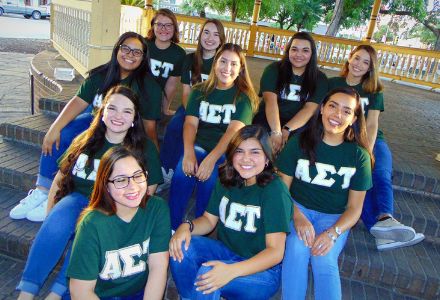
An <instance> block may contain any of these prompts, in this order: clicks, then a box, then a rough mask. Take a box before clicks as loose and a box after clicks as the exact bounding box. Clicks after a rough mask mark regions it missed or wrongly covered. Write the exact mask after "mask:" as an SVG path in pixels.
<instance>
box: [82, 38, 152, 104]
mask: <svg viewBox="0 0 440 300" xmlns="http://www.w3.org/2000/svg"><path fill="white" fill-rule="evenodd" d="M129 38H135V39H137V40H138V41H139V42H141V44H142V51H143V52H144V55H143V58H142V61H141V63H140V65H139V67H137V68H136V69H135V70H133V71H131V74H130V75H131V76H130V79H129V82H128V84H129V86H132V84H133V82H134V81H135V82H136V83H137V85H138V86H139V91H140V92H141V95H142V98H144V99H147V100H148V94H147V87H146V85H145V77H146V76H153V74H152V73H151V67H150V61H149V59H148V57H149V55H148V48H147V43H146V42H145V39H144V38H143V37H142V36H141V35H140V34H137V33H136V32H131V31H129V32H125V33H123V34H122V35H121V36H120V37H119V39H118V40H117V41H116V44H115V45H114V47H113V50H112V56H111V58H110V61H109V62H107V63H105V64H103V65H100V66H98V67H96V68H94V69H91V70H90V71H89V72H88V77H87V78H86V79H85V80H87V79H89V78H92V77H93V76H95V75H98V74H103V75H104V81H103V82H102V84H101V86H100V87H99V89H98V94H101V95H103V96H105V94H106V93H107V92H108V90H109V89H110V88H112V87H114V86H116V85H118V84H119V83H121V69H120V66H119V63H118V52H119V51H120V48H121V47H120V46H121V45H122V44H123V43H124V42H125V41H126V40H127V39H129Z"/></svg>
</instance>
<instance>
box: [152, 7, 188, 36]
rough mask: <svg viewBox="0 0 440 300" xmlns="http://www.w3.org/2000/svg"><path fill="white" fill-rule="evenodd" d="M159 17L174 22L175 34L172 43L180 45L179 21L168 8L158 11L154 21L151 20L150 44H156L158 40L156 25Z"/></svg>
mask: <svg viewBox="0 0 440 300" xmlns="http://www.w3.org/2000/svg"><path fill="white" fill-rule="evenodd" d="M159 15H162V16H165V17H167V18H170V19H171V21H172V22H173V27H174V28H173V31H174V34H173V37H172V38H171V42H173V43H175V44H178V43H179V42H180V39H179V24H178V23H177V19H176V16H175V15H174V13H173V12H172V11H171V10H169V9H168V8H161V9H159V10H156V12H155V13H154V17H153V19H151V23H150V30H148V33H147V39H148V40H149V41H150V42H154V41H155V40H156V35H155V34H154V23H156V19H157V17H158V16H159Z"/></svg>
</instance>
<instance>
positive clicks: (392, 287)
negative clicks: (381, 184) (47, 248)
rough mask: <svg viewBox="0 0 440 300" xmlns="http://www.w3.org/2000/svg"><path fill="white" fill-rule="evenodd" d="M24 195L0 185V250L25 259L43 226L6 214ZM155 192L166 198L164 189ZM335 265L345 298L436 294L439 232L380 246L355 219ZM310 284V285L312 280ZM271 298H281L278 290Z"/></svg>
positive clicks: (439, 282)
mask: <svg viewBox="0 0 440 300" xmlns="http://www.w3.org/2000/svg"><path fill="white" fill-rule="evenodd" d="M25 196H26V193H24V192H18V191H16V190H12V189H9V188H4V187H0V252H1V253H3V254H6V255H8V256H12V257H15V258H19V259H22V260H26V258H27V256H28V253H29V249H30V245H31V243H32V241H33V239H34V238H35V235H36V234H37V232H38V229H39V228H40V226H41V223H33V222H30V221H28V220H15V221H14V220H12V219H10V218H9V216H8V213H9V211H10V209H12V208H13V207H14V206H15V205H16V204H17V203H18V201H19V200H21V199H22V198H23V197H25ZM159 196H161V197H163V198H164V199H167V198H168V197H167V196H168V195H167V192H162V193H160V194H159ZM339 265H340V272H341V280H342V285H343V293H344V297H343V299H405V298H406V299H434V298H438V296H439V291H440V288H439V287H440V276H439V274H440V239H439V238H435V237H431V236H427V239H426V240H425V241H423V242H422V243H419V244H417V245H415V246H413V247H406V248H400V249H395V250H390V251H383V252H380V251H378V250H377V249H376V246H375V242H374V238H373V236H372V235H371V234H369V233H368V232H367V231H366V230H365V228H364V226H363V225H362V224H361V223H359V224H357V225H356V226H355V227H354V228H353V229H352V231H351V233H350V235H349V238H348V241H347V245H346V247H345V249H344V251H343V252H342V254H341V256H340V260H339ZM310 274H311V272H310ZM170 281H172V279H170ZM309 285H310V286H311V287H312V282H311V280H310V284H309ZM173 286H174V283H172V282H169V288H168V297H167V298H168V299H177V298H173V297H171V295H172V294H175V293H173V292H171V291H170V288H171V289H172V288H173ZM311 291H312V289H311V290H310V291H309V294H311V293H312V292H311ZM370 293H372V294H371V295H372V296H371V298H370ZM349 295H352V298H350V297H349ZM405 295H408V296H411V297H408V296H405ZM310 297H311V296H309V299H312V298H310ZM412 297H415V298H412ZM272 299H281V291H279V292H278V293H277V295H275V296H274V297H273V298H272Z"/></svg>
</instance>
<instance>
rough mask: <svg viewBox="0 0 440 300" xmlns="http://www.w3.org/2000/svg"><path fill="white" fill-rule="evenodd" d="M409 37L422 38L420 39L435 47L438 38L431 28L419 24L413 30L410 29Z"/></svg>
mask: <svg viewBox="0 0 440 300" xmlns="http://www.w3.org/2000/svg"><path fill="white" fill-rule="evenodd" d="M409 37H410V38H415V37H418V38H420V41H421V42H422V43H424V44H426V45H428V46H431V47H434V45H435V42H436V40H437V37H436V36H435V35H434V33H433V32H432V31H431V30H429V29H428V28H427V27H425V26H424V25H418V26H416V27H414V28H412V29H411V30H409Z"/></svg>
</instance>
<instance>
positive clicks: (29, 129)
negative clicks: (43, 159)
mask: <svg viewBox="0 0 440 300" xmlns="http://www.w3.org/2000/svg"><path fill="white" fill-rule="evenodd" d="M55 119H56V116H55V115H51V114H45V113H42V114H35V115H32V116H29V117H26V118H23V119H20V120H13V121H10V122H5V123H2V124H1V125H0V134H1V135H2V136H3V137H5V138H6V139H11V140H13V141H15V142H19V143H23V144H27V145H32V146H34V147H38V148H39V149H41V146H42V144H43V139H44V136H45V135H46V132H47V130H48V129H49V127H50V125H51V124H52V123H53V122H54V121H55Z"/></svg>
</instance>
